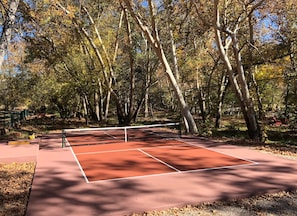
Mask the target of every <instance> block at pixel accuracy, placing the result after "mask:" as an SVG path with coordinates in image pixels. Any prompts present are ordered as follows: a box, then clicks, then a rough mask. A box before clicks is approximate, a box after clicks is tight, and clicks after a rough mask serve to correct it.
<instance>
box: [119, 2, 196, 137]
mask: <svg viewBox="0 0 297 216" xmlns="http://www.w3.org/2000/svg"><path fill="white" fill-rule="evenodd" d="M122 1H123V2H124V3H125V5H126V6H127V8H128V10H129V11H130V13H131V15H132V17H133V18H134V20H135V21H136V23H137V24H138V26H139V28H140V29H141V31H142V32H143V33H144V34H145V36H146V38H147V40H148V41H149V43H150V44H151V46H152V47H153V49H154V51H155V53H156V55H157V57H158V58H159V60H160V62H161V64H162V66H163V68H164V70H165V73H166V75H167V77H168V79H169V81H170V83H171V86H172V88H173V90H174V92H175V95H176V98H177V100H178V102H179V106H180V109H181V113H182V115H183V117H184V118H185V119H186V121H187V123H188V125H189V129H190V132H191V133H197V132H198V130H197V126H196V123H195V120H194V118H193V116H192V114H191V112H190V109H189V107H188V105H187V103H186V102H185V99H184V96H183V94H182V91H181V89H180V88H179V85H178V83H177V81H176V79H175V76H174V74H173V71H172V69H171V67H170V65H169V62H168V60H167V57H166V55H165V53H164V50H163V48H162V45H161V41H160V38H159V35H158V29H157V27H156V23H155V18H154V17H155V13H154V12H153V11H154V9H153V8H154V6H153V4H152V1H151V0H149V1H148V3H149V5H148V7H149V8H150V14H151V26H152V30H150V29H149V27H148V26H146V25H145V24H144V23H143V22H142V21H141V19H140V16H139V15H138V14H137V13H136V12H135V11H134V10H133V8H132V5H131V2H130V0H122Z"/></svg>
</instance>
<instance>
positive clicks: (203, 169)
mask: <svg viewBox="0 0 297 216" xmlns="http://www.w3.org/2000/svg"><path fill="white" fill-rule="evenodd" d="M254 165H257V164H253V163H250V164H237V165H230V166H221V167H212V168H201V169H195V170H187V171H179V172H168V173H159V174H150V175H142V176H131V177H123V178H113V179H105V180H96V181H90V182H88V183H91V184H93V183H104V182H113V181H121V180H129V179H136V180H137V179H143V178H148V177H154V176H166V175H180V174H183V173H198V172H203V171H211V170H219V169H232V168H236V167H242V166H254Z"/></svg>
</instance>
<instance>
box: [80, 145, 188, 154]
mask: <svg viewBox="0 0 297 216" xmlns="http://www.w3.org/2000/svg"><path fill="white" fill-rule="evenodd" d="M103 145H104V144H103ZM175 146H185V144H175V145H165V146H152V147H144V148H129V149H118V150H106V151H92V152H82V153H77V155H88V154H101V153H102V154H103V153H113V152H125V151H135V150H138V149H143V150H146V149H155V148H172V147H175Z"/></svg>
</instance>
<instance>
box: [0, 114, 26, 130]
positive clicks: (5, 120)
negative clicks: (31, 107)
mask: <svg viewBox="0 0 297 216" xmlns="http://www.w3.org/2000/svg"><path fill="white" fill-rule="evenodd" d="M28 116H29V111H28V110H22V111H0V128H11V127H16V126H17V125H18V124H19V123H20V122H21V121H23V120H26V118H27V117H28Z"/></svg>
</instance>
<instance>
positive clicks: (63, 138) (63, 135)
mask: <svg viewBox="0 0 297 216" xmlns="http://www.w3.org/2000/svg"><path fill="white" fill-rule="evenodd" d="M65 144H66V132H65V130H64V129H63V130H62V148H64V147H65Z"/></svg>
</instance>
